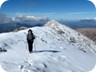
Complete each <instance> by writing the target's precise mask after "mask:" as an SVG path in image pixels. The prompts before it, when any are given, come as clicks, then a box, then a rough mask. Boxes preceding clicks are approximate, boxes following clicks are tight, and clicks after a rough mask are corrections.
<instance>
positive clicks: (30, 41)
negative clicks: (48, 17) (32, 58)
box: [27, 29, 35, 53]
mask: <svg viewBox="0 0 96 72" xmlns="http://www.w3.org/2000/svg"><path fill="white" fill-rule="evenodd" d="M34 39H35V36H34V34H33V32H32V30H31V29H29V30H28V34H27V43H28V49H29V52H30V53H31V52H32V51H33V42H34Z"/></svg>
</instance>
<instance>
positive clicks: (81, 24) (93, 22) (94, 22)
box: [59, 19, 96, 29]
mask: <svg viewBox="0 0 96 72" xmlns="http://www.w3.org/2000/svg"><path fill="white" fill-rule="evenodd" d="M59 22H60V23H62V24H65V25H67V26H69V27H71V28H73V29H77V28H96V19H81V20H75V21H66V20H59Z"/></svg>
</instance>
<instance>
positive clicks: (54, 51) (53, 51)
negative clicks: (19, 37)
mask: <svg viewBox="0 0 96 72" xmlns="http://www.w3.org/2000/svg"><path fill="white" fill-rule="evenodd" d="M42 52H52V53H58V52H60V51H57V50H39V51H33V52H32V53H42Z"/></svg>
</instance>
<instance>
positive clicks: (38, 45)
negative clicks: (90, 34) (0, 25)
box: [0, 20, 96, 72]
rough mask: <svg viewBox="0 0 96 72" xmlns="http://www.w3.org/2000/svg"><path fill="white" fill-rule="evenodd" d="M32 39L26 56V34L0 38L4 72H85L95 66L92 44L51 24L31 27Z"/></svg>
mask: <svg viewBox="0 0 96 72" xmlns="http://www.w3.org/2000/svg"><path fill="white" fill-rule="evenodd" d="M31 29H32V30H33V33H34V35H35V36H36V39H35V41H34V50H33V53H32V54H29V53H28V49H27V41H26V35H27V31H28V29H27V30H22V31H19V32H10V33H4V34H0V48H1V49H2V51H3V50H4V49H5V50H7V52H5V51H3V53H1V54H0V63H1V65H2V67H3V68H4V69H5V70H6V71H8V72H88V71H90V70H92V68H93V67H94V66H95V64H96V45H95V43H94V42H93V41H91V40H90V39H88V38H87V37H85V36H83V35H82V34H80V33H78V32H76V31H74V30H73V29H71V28H69V27H67V26H65V25H61V24H60V23H58V22H56V21H54V20H52V21H50V22H48V23H47V24H45V26H43V27H34V28H31Z"/></svg>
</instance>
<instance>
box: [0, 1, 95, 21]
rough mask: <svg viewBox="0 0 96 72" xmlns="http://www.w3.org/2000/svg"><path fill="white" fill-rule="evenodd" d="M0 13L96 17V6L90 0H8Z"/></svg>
mask: <svg viewBox="0 0 96 72" xmlns="http://www.w3.org/2000/svg"><path fill="white" fill-rule="evenodd" d="M0 13H4V14H6V15H8V16H10V17H13V16H18V15H19V16H22V15H32V16H38V17H48V18H51V19H65V20H74V19H83V18H96V9H95V6H94V5H93V4H92V3H91V2H90V1H88V0H8V1H6V2H5V3H4V4H3V5H2V6H1V9H0Z"/></svg>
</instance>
